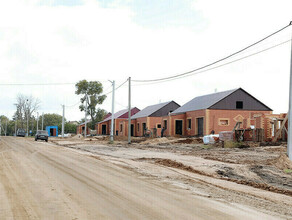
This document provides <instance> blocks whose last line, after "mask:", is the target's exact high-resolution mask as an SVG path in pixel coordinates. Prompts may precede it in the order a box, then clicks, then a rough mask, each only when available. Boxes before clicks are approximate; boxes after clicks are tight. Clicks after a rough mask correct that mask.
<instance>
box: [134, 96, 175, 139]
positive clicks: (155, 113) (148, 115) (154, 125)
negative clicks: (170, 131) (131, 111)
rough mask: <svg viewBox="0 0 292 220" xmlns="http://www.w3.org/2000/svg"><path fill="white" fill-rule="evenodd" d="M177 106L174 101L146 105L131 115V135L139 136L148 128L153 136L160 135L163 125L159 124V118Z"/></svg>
mask: <svg viewBox="0 0 292 220" xmlns="http://www.w3.org/2000/svg"><path fill="white" fill-rule="evenodd" d="M179 107H180V105H179V104H177V103H176V102H174V101H169V102H164V103H160V104H156V105H150V106H147V107H146V108H144V109H143V110H141V111H140V112H138V113H137V114H135V115H134V116H133V117H132V119H133V121H132V122H131V124H132V130H133V132H132V133H133V135H134V136H140V137H141V136H144V134H145V131H146V130H150V131H151V132H152V134H154V136H160V134H161V128H162V127H164V126H165V125H164V124H161V118H162V117H163V116H167V115H168V114H169V113H171V112H173V111H174V110H176V109H177V108H179ZM166 126H167V125H166ZM155 131H156V132H155ZM155 133H156V135H155Z"/></svg>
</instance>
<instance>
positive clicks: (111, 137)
mask: <svg viewBox="0 0 292 220" xmlns="http://www.w3.org/2000/svg"><path fill="white" fill-rule="evenodd" d="M110 82H111V81H110ZM111 83H112V85H113V91H112V120H111V136H110V141H111V142H113V141H114V120H115V118H114V112H115V80H114V81H112V82H111Z"/></svg>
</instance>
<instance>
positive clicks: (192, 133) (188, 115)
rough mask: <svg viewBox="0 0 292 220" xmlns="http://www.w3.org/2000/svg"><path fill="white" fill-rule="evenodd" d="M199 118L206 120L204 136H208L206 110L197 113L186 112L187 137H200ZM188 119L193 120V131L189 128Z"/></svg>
mask: <svg viewBox="0 0 292 220" xmlns="http://www.w3.org/2000/svg"><path fill="white" fill-rule="evenodd" d="M197 118H204V135H205V134H206V125H207V123H206V122H207V119H206V110H197V111H191V112H186V122H185V134H184V135H185V136H195V135H198V131H197V127H198V125H197ZM188 119H191V129H188V128H187V126H188V125H187V121H188Z"/></svg>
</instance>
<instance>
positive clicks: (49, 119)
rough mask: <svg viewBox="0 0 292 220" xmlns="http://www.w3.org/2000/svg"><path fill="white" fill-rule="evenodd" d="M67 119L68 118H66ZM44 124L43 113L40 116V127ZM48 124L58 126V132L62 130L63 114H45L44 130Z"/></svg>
mask: <svg viewBox="0 0 292 220" xmlns="http://www.w3.org/2000/svg"><path fill="white" fill-rule="evenodd" d="M65 121H66V119H65ZM41 126H42V115H41V116H40V117H39V129H40V130H41V129H42V128H41ZM46 126H58V133H60V132H61V130H62V115H58V114H44V130H45V129H46Z"/></svg>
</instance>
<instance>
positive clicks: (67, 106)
mask: <svg viewBox="0 0 292 220" xmlns="http://www.w3.org/2000/svg"><path fill="white" fill-rule="evenodd" d="M79 103H80V101H78V102H77V103H75V104H74V105H65V107H66V108H72V107H74V106H76V105H78V104H79Z"/></svg>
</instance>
